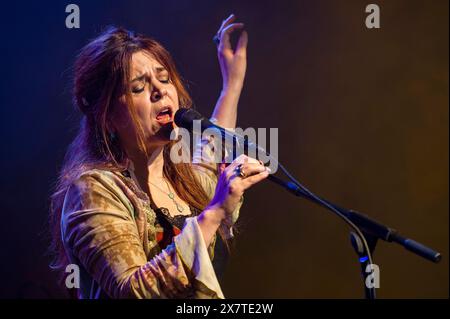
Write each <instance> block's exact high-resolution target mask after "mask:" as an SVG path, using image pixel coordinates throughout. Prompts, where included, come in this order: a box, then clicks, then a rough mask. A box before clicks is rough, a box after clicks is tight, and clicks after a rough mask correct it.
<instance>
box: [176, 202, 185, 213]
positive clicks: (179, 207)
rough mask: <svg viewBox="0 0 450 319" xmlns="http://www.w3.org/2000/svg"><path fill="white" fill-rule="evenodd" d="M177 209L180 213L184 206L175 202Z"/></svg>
mask: <svg viewBox="0 0 450 319" xmlns="http://www.w3.org/2000/svg"><path fill="white" fill-rule="evenodd" d="M177 210H178V212H179V213H182V212H183V210H184V208H183V207H182V206H180V205H178V204H177Z"/></svg>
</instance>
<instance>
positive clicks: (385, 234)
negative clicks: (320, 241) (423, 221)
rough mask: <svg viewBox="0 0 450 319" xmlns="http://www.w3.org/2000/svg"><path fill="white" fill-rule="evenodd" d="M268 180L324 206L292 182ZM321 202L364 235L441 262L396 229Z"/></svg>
mask: <svg viewBox="0 0 450 319" xmlns="http://www.w3.org/2000/svg"><path fill="white" fill-rule="evenodd" d="M268 179H269V180H270V181H272V182H274V183H275V184H278V185H279V186H281V187H283V188H285V189H286V190H288V191H289V192H290V193H292V194H294V195H295V196H297V197H304V198H306V199H308V200H310V201H312V202H314V203H316V204H318V205H320V206H323V205H322V203H320V202H318V201H317V200H316V199H315V198H313V197H312V196H310V195H309V194H307V193H306V192H304V191H303V190H302V189H301V188H300V187H298V186H297V185H295V184H294V183H292V182H286V181H284V180H282V179H280V178H278V177H276V176H273V175H269V177H268ZM321 200H322V201H324V202H326V203H327V204H329V205H331V206H333V207H334V208H335V209H337V210H338V211H339V212H341V213H342V214H343V215H345V216H346V217H347V218H348V219H350V220H351V221H352V222H353V223H354V224H355V225H356V226H358V227H359V228H360V229H361V230H362V231H363V232H364V233H366V234H369V235H371V236H373V237H375V238H379V239H382V240H384V241H387V242H395V243H397V244H400V245H402V246H403V247H405V248H406V249H407V250H409V251H411V252H413V253H415V254H416V255H419V256H421V257H423V258H425V259H428V260H430V261H432V262H434V263H438V262H439V261H440V260H441V254H440V253H439V252H437V251H435V250H433V249H431V248H429V247H427V246H425V245H423V244H421V243H419V242H416V241H414V240H412V239H410V238H406V237H403V236H401V235H400V234H399V233H398V232H397V231H396V230H395V229H392V228H389V227H388V226H385V225H383V224H381V223H379V222H377V221H375V220H374V219H372V218H370V217H368V216H366V215H364V214H361V213H358V212H355V211H352V210H347V209H345V208H341V207H339V206H337V205H335V204H333V203H331V202H329V201H327V200H324V199H322V198H321Z"/></svg>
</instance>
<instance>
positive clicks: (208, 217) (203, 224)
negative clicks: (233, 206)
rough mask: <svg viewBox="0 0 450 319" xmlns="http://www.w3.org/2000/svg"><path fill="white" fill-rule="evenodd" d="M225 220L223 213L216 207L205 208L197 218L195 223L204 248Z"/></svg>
mask: <svg viewBox="0 0 450 319" xmlns="http://www.w3.org/2000/svg"><path fill="white" fill-rule="evenodd" d="M224 219H225V211H224V210H223V209H220V208H216V207H209V208H206V209H205V210H204V211H203V212H202V213H201V214H200V215H199V216H198V217H197V223H198V226H199V227H200V230H201V232H202V235H203V239H204V241H205V245H206V247H209V245H210V244H211V242H212V240H213V238H214V235H215V233H216V232H217V230H218V228H219V227H220V225H221V224H222V221H223V220H224Z"/></svg>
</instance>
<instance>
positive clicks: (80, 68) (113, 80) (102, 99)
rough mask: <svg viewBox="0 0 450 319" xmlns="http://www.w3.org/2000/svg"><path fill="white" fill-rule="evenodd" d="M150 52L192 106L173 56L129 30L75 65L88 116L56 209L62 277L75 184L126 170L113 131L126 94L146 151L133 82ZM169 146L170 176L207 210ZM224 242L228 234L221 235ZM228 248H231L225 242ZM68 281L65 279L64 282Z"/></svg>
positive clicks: (114, 31)
mask: <svg viewBox="0 0 450 319" xmlns="http://www.w3.org/2000/svg"><path fill="white" fill-rule="evenodd" d="M138 51H146V52H147V53H150V54H151V55H152V56H153V57H154V58H155V59H156V60H157V61H158V62H159V63H161V64H162V65H163V66H164V67H165V68H166V69H167V71H168V72H169V75H170V78H171V81H172V83H173V84H174V86H175V88H176V90H177V92H178V98H179V105H180V106H182V107H188V108H189V107H191V106H192V99H191V97H190V96H189V94H188V92H187V90H186V89H185V87H184V85H183V83H182V79H181V77H180V75H179V73H178V71H177V70H176V67H175V64H174V62H173V59H172V57H171V56H170V54H169V52H168V51H167V50H166V49H164V48H163V46H162V45H161V44H159V43H158V42H157V41H155V40H154V39H151V38H149V37H146V36H143V35H140V34H135V33H134V32H132V31H128V30H126V29H124V28H117V27H109V28H107V29H106V30H105V31H104V32H103V33H102V34H101V35H99V36H98V37H97V38H95V39H93V40H92V41H90V42H89V43H88V44H87V45H86V46H85V47H84V48H82V49H81V51H80V53H79V55H78V56H77V59H76V61H75V65H74V83H73V104H74V105H75V106H76V108H78V109H79V110H80V111H81V112H82V114H83V116H82V119H81V123H80V128H79V131H78V134H77V135H76V137H75V138H74V140H73V142H72V143H71V144H70V146H69V147H68V150H67V152H66V156H65V159H64V164H63V167H62V169H61V171H60V174H59V177H58V181H57V184H56V189H55V191H54V193H53V195H52V196H51V205H50V221H49V222H50V231H51V238H52V242H51V247H50V252H51V253H52V254H53V256H54V258H53V261H52V263H51V265H50V267H51V268H52V269H54V270H57V271H60V272H61V275H63V272H64V270H65V268H66V266H67V264H68V263H69V261H68V258H67V256H66V253H65V250H64V246H63V243H62V240H61V226H60V222H61V211H62V206H63V201H64V197H65V194H66V192H67V189H68V187H69V186H70V184H71V183H72V182H73V181H74V180H75V179H76V178H77V177H78V176H79V175H80V174H81V173H83V172H85V171H86V170H89V169H94V168H95V169H104V170H111V171H114V170H119V171H121V170H123V169H125V165H126V161H127V156H126V154H125V151H124V150H123V149H122V148H121V147H120V144H119V142H118V140H117V138H113V135H112V134H111V133H112V132H109V131H108V127H110V125H108V122H109V121H110V120H111V113H112V112H111V111H112V107H113V104H114V101H115V100H116V99H117V98H118V97H119V96H121V95H122V94H125V96H126V101H127V109H128V112H129V114H130V116H131V118H132V120H133V122H134V125H135V127H136V128H137V132H138V145H139V146H140V148H141V149H142V151H143V152H146V148H145V145H146V144H145V142H144V139H143V136H144V135H143V131H142V128H141V127H140V125H139V121H138V120H137V116H136V114H135V110H134V108H133V107H132V100H131V92H130V89H129V85H128V81H129V75H130V65H131V57H132V55H133V53H136V52H138ZM173 143H174V142H173V141H172V142H171V143H169V144H168V145H166V146H165V149H164V152H163V154H164V155H163V156H164V168H163V171H164V175H165V177H166V178H167V179H168V180H169V181H170V183H171V185H172V186H173V187H174V189H175V191H176V192H177V194H178V195H179V196H180V198H181V199H183V200H184V201H185V202H187V203H188V204H189V205H191V206H193V207H194V208H195V209H197V210H199V211H202V210H203V209H204V208H205V207H206V205H207V204H208V202H209V198H208V195H207V194H206V192H205V191H204V189H203V188H202V186H201V185H200V184H199V182H198V181H197V179H196V178H195V175H194V174H193V172H192V168H191V164H190V163H178V164H175V163H173V162H172V161H171V160H170V151H169V150H170V147H171V146H172V145H173ZM219 234H220V236H221V237H222V239H224V236H223V234H222V233H221V232H220V231H219ZM224 243H225V244H226V246H227V247H228V243H227V241H226V240H224ZM60 279H62V277H61V278H60Z"/></svg>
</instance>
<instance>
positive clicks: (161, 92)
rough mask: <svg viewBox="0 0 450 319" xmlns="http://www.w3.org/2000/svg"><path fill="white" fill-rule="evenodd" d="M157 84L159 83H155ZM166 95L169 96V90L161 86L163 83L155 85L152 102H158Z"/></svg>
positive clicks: (151, 96) (151, 97)
mask: <svg viewBox="0 0 450 319" xmlns="http://www.w3.org/2000/svg"><path fill="white" fill-rule="evenodd" d="M155 82H157V81H155ZM165 95H167V89H166V88H165V87H163V86H162V85H161V83H154V84H153V90H152V94H151V95H150V99H151V100H152V102H158V101H159V100H161V99H162V98H163V97H164V96H165Z"/></svg>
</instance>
